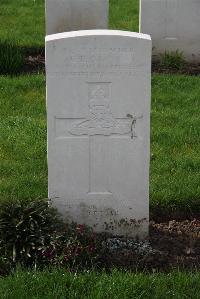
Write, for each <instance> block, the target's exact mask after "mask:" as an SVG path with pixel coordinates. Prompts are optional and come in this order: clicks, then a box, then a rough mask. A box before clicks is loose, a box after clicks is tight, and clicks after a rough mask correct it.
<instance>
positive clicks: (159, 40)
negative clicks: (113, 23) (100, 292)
mask: <svg viewBox="0 0 200 299" xmlns="http://www.w3.org/2000/svg"><path fill="white" fill-rule="evenodd" d="M140 6H141V7H140V32H143V33H147V34H150V35H151V38H152V43H153V55H154V58H155V59H157V58H158V57H159V54H160V53H164V52H165V50H166V51H170V52H171V51H176V50H179V52H183V55H184V57H185V59H186V60H187V61H189V62H200V1H199V0H140Z"/></svg>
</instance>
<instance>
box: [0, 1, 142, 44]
mask: <svg viewBox="0 0 200 299" xmlns="http://www.w3.org/2000/svg"><path fill="white" fill-rule="evenodd" d="M44 3H45V0H1V1H0V24H1V26H0V44H1V42H2V41H5V40H10V41H14V42H16V43H17V44H18V45H20V46H22V47H25V48H36V49H37V48H41V47H44V35H45V16H44V11H45V8H44ZM138 11H139V0H110V28H112V29H121V30H131V31H138V14H139V12H138Z"/></svg>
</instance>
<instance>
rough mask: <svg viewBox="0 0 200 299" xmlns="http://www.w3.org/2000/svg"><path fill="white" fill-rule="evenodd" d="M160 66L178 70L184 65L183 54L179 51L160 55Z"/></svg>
mask: <svg viewBox="0 0 200 299" xmlns="http://www.w3.org/2000/svg"><path fill="white" fill-rule="evenodd" d="M161 65H162V67H166V68H171V69H176V70H180V69H181V68H183V66H184V65H185V59H184V56H183V52H180V51H179V50H176V51H165V53H164V54H162V55H161Z"/></svg>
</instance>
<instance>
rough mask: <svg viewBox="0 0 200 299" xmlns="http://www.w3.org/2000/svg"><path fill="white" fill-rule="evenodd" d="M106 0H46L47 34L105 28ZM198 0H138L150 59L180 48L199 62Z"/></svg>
mask: <svg viewBox="0 0 200 299" xmlns="http://www.w3.org/2000/svg"><path fill="white" fill-rule="evenodd" d="M108 11H109V0H84V1H83V0H46V32H47V35H49V34H55V33H59V32H66V31H74V30H87V29H107V28H108V15H109V13H108ZM199 16H200V1H199V0H140V32H143V33H146V34H149V35H150V36H151V38H152V42H153V58H154V59H157V58H159V56H160V54H161V53H164V52H165V51H166V50H167V51H176V50H179V51H180V52H182V53H183V56H184V58H185V59H186V60H187V61H192V62H199V61H200V17H199Z"/></svg>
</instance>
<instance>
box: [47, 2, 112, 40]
mask: <svg viewBox="0 0 200 299" xmlns="http://www.w3.org/2000/svg"><path fill="white" fill-rule="evenodd" d="M108 10H109V0H46V34H56V33H60V32H66V31H75V30H87V29H107V28H108Z"/></svg>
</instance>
